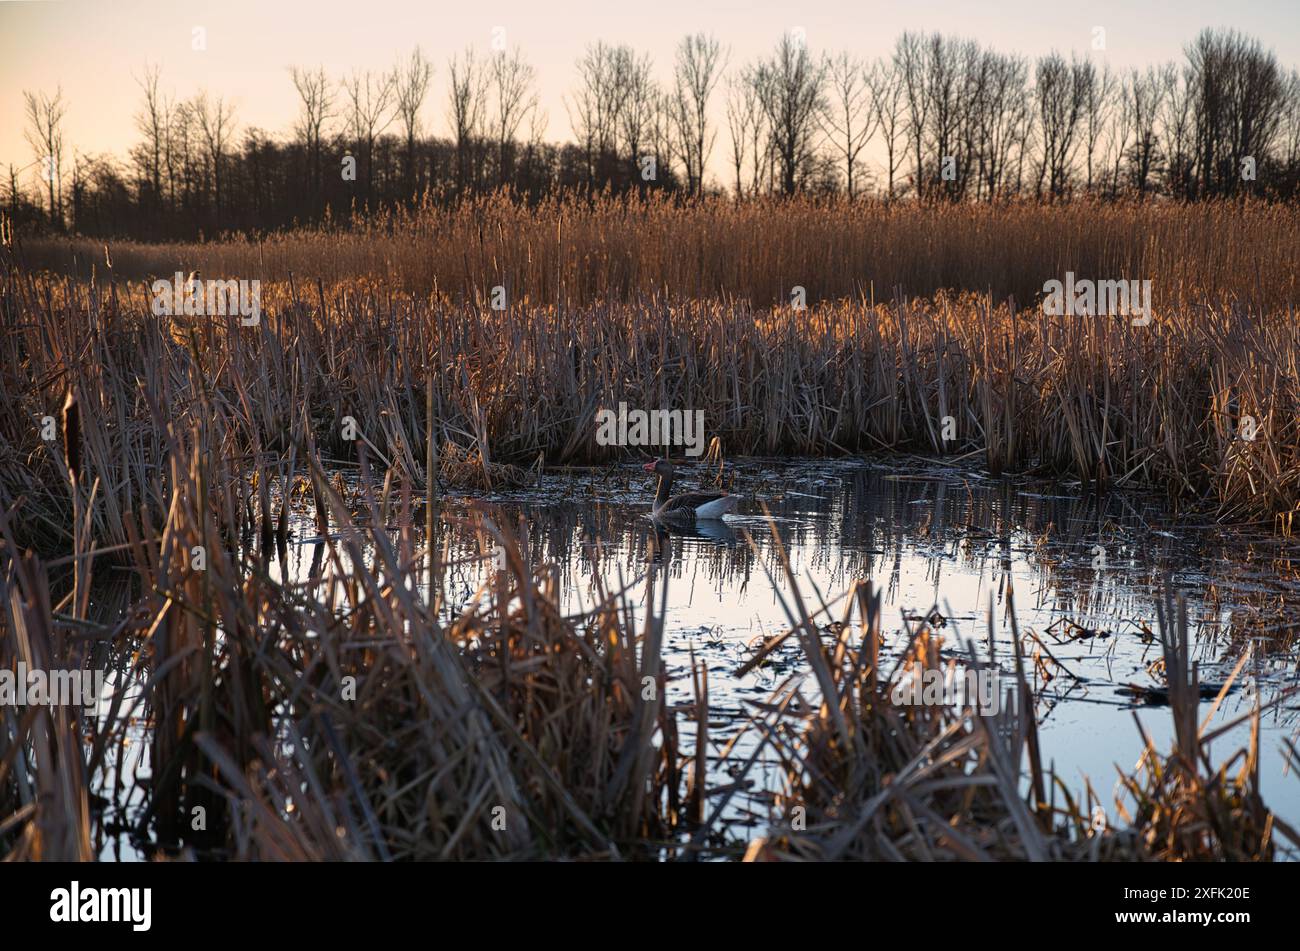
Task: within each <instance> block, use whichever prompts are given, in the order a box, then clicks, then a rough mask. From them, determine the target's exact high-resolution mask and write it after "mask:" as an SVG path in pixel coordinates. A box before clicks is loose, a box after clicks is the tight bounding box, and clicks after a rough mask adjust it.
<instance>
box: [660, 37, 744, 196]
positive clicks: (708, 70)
mask: <svg viewBox="0 0 1300 951" xmlns="http://www.w3.org/2000/svg"><path fill="white" fill-rule="evenodd" d="M723 59H724V57H723V54H722V48H721V47H720V46H719V45H718V41H717V40H716V39H714V38H713V37H711V36H709V35H707V34H705V33H696V34H695V35H693V36H686V37H683V38H682V41H681V42H680V43H679V44H678V45H677V60H676V63H675V65H674V70H673V93H672V99H671V101H670V103H669V109H670V115H671V119H672V125H673V128H674V131H675V132H676V141H677V149H678V151H679V152H680V153H681V156H682V164H683V165H684V166H685V168H686V190H687V191H688V192H689V193H690V194H692V195H698V194H700V192H701V190H702V189H703V187H704V169H705V167H706V166H707V165H708V163H709V153H710V152H711V151H712V150H713V140H714V135H711V134H710V133H709V118H708V107H709V97H710V96H711V95H712V94H713V90H714V87H716V86H717V84H718V80H719V79H720V78H721V77H722V68H723ZM715 135H716V133H715ZM733 140H734V137H733ZM737 181H738V182H739V176H737Z"/></svg>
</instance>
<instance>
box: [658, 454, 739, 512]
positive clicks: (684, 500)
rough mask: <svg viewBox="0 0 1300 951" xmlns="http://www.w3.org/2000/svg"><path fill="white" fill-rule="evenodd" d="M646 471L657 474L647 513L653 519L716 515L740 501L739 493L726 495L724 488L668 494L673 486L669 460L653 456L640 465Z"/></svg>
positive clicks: (671, 466) (733, 507)
mask: <svg viewBox="0 0 1300 951" xmlns="http://www.w3.org/2000/svg"><path fill="white" fill-rule="evenodd" d="M641 468H642V469H644V470H645V471H646V472H653V473H654V474H655V475H657V476H659V488H658V490H657V491H656V492H655V501H654V507H653V508H652V509H651V510H650V517H651V518H653V519H654V520H655V521H661V520H670V519H671V520H674V521H693V520H695V519H717V518H721V517H722V516H723V515H725V514H726V513H728V512H731V511H734V510H735V508H736V506H737V505H738V504H739V503H740V496H738V495H728V494H727V493H726V492H683V493H682V494H681V495H674V496H671V497H670V496H669V493H670V492H671V491H672V488H673V470H674V467H673V464H672V463H671V462H669V461H668V460H667V459H656V460H654V462H647V463H646V464H645V465H644V466H642V467H641Z"/></svg>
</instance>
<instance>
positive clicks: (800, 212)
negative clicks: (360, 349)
mask: <svg viewBox="0 0 1300 951" xmlns="http://www.w3.org/2000/svg"><path fill="white" fill-rule="evenodd" d="M20 243H21V244H22V249H23V252H24V255H25V260H26V262H27V263H28V264H29V265H31V266H33V267H47V268H52V269H55V270H59V271H66V272H69V273H78V274H80V275H81V276H83V277H85V276H89V274H90V272H91V270H92V269H93V268H96V267H99V268H100V269H101V270H102V268H103V266H104V262H105V255H104V244H103V243H102V242H97V241H91V240H83V239H64V240H59V239H33V240H29V241H26V242H21V240H20ZM110 251H111V259H112V266H113V268H114V269H115V271H116V273H117V274H119V275H121V276H122V277H124V278H132V279H143V278H145V277H150V276H159V275H161V276H165V277H170V276H171V275H172V274H173V273H174V272H175V271H177V270H180V271H183V272H185V273H188V272H189V271H190V270H192V269H195V268H198V269H200V270H201V272H202V274H203V275H204V276H206V277H219V276H224V277H236V278H240V277H242V278H253V277H257V278H261V279H262V280H264V281H284V280H288V279H289V278H290V277H291V276H294V277H297V279H298V280H299V282H300V283H301V284H302V285H303V286H304V292H306V290H305V289H306V287H307V286H309V285H310V283H311V282H313V281H315V280H316V279H318V278H319V279H321V280H324V281H325V282H326V283H329V284H333V283H335V282H339V281H345V280H349V279H365V280H366V281H368V282H373V284H372V286H373V287H375V288H376V289H377V290H378V291H379V292H381V293H383V292H386V291H390V290H403V291H411V292H416V293H420V294H427V293H436V294H437V295H439V296H441V297H445V298H446V299H448V300H450V301H454V302H458V303H463V302H474V301H485V300H487V299H488V296H489V293H490V289H491V288H492V287H494V286H495V285H498V284H501V285H504V286H505V287H506V288H507V290H508V292H509V296H510V301H511V304H512V306H526V307H532V308H537V307H546V306H550V307H579V306H582V305H585V304H592V303H616V302H623V301H636V300H642V299H646V298H651V297H658V298H665V299H669V300H679V301H680V300H699V299H714V298H716V299H721V300H725V301H728V302H731V301H746V302H748V303H750V304H752V305H754V306H755V307H758V308H766V307H769V306H772V305H774V304H784V303H788V302H789V300H790V293H791V288H792V287H794V286H796V285H798V286H801V287H803V288H805V290H806V292H807V299H808V301H809V302H810V303H813V302H818V301H838V300H844V299H849V300H854V301H860V300H863V299H867V300H871V299H873V298H874V299H875V300H888V299H890V298H892V297H893V296H894V290H895V288H901V289H902V291H903V292H904V293H906V294H908V295H910V296H913V297H923V296H924V297H928V296H930V295H931V294H933V293H935V292H936V291H939V290H945V289H947V290H957V291H972V292H977V293H988V294H991V295H992V297H993V298H994V300H996V301H1002V300H1004V299H1006V298H1007V297H1010V296H1014V297H1015V298H1016V300H1017V302H1018V303H1019V305H1020V307H1021V308H1025V307H1028V306H1030V305H1031V304H1032V303H1033V302H1034V301H1035V300H1036V299H1037V297H1038V295H1039V294H1040V293H1041V291H1042V287H1043V282H1044V281H1046V280H1048V279H1050V278H1061V277H1062V276H1063V275H1064V273H1065V272H1066V271H1067V270H1071V271H1074V272H1075V273H1076V274H1077V275H1078V276H1080V277H1092V278H1108V279H1121V278H1127V279H1148V278H1149V279H1151V280H1152V281H1153V282H1154V283H1153V293H1154V295H1155V300H1156V306H1157V308H1159V309H1172V308H1175V307H1188V306H1193V305H1199V304H1203V303H1207V302H1208V303H1214V304H1220V303H1223V302H1225V301H1228V300H1231V301H1235V302H1237V303H1239V304H1241V305H1243V306H1249V307H1251V308H1252V309H1254V310H1257V311H1258V310H1277V309H1282V310H1285V308H1286V307H1287V306H1290V305H1294V304H1295V303H1296V302H1297V300H1300V293H1298V291H1300V284H1298V283H1297V282H1298V281H1300V275H1298V274H1297V271H1296V267H1295V262H1296V261H1297V260H1300V214H1297V209H1296V207H1295V206H1294V205H1286V204H1266V203H1262V202H1261V203H1255V202H1245V203H1242V202H1206V203H1200V204H1194V205H1182V204H1174V203H1165V202H1143V203H1137V202H1133V203H1128V202H1119V203H1101V202H1090V201H1077V202H1070V203H1062V204H1055V205H1043V204H1038V203H1034V202H1012V203H1007V204H998V205H983V204H959V205H948V204H933V205H917V204H915V203H912V202H899V203H886V202H881V201H856V202H847V201H843V200H834V199H824V200H819V199H814V198H798V199H778V198H756V199H748V200H746V201H744V202H741V203H739V204H737V203H735V202H732V201H728V200H726V199H704V200H699V201H689V202H677V201H673V200H670V199H664V198H654V197H651V198H647V199H642V198H638V197H635V196H627V197H623V198H602V199H596V200H594V201H584V200H581V199H576V198H556V199H551V200H548V201H545V202H543V203H541V204H540V205H536V206H529V205H525V204H521V203H518V202H515V201H512V200H511V199H510V198H509V197H507V196H505V195H490V196H484V197H481V198H474V199H469V200H466V201H464V202H462V203H460V204H457V205H455V206H453V207H444V206H434V205H431V206H429V207H425V208H420V209H415V210H411V211H403V212H397V213H391V214H386V215H383V216H374V217H368V218H364V217H363V218H358V219H356V220H354V221H351V222H348V223H347V225H346V227H326V228H316V229H304V230H299V231H291V232H287V233H275V234H270V235H264V236H256V237H248V236H234V237H231V238H229V239H224V240H217V241H209V242H204V243H190V244H184V243H176V244H143V243H135V242H131V241H115V242H112V243H111V245H110Z"/></svg>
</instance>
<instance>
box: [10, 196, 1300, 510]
mask: <svg viewBox="0 0 1300 951" xmlns="http://www.w3.org/2000/svg"><path fill="white" fill-rule="evenodd" d="M1297 261H1300V215H1298V214H1297V213H1296V209H1295V208H1294V207H1293V206H1290V205H1285V204H1265V203H1249V202H1248V203H1238V202H1222V203H1203V204H1193V205H1184V204H1173V203H1158V202H1148V203H1128V204H1124V203H1121V204H1103V203H1088V202H1083V203H1064V204H1059V205H1046V204H1032V203H1026V204H1010V205H917V204H915V203H899V204H892V205H891V204H886V203H875V202H854V203H849V202H845V201H817V200H814V199H794V200H780V199H766V200H764V199H760V200H754V201H746V202H743V203H741V204H735V203H733V202H730V201H727V200H723V199H718V200H702V201H698V202H687V203H677V202H672V201H668V200H648V201H642V200H639V199H635V198H627V199H614V198H610V199H606V200H597V201H595V202H591V203H586V202H581V201H577V200H572V199H570V200H565V201H556V202H551V203H544V204H542V205H540V206H538V207H531V208H530V207H525V206H523V205H520V204H517V203H513V202H511V201H509V200H507V199H504V198H502V197H499V196H498V197H495V198H485V199H481V200H472V201H467V202H465V203H463V204H461V205H460V206H458V207H456V208H454V209H451V210H447V209H440V208H434V207H429V208H425V209H423V210H420V211H418V212H414V213H411V214H409V215H400V216H386V217H381V218H377V219H370V220H363V221H358V222H354V223H353V226H352V227H351V228H349V229H347V230H343V229H335V230H312V231H304V232H291V233H288V234H277V235H270V236H267V237H265V238H264V239H261V240H256V241H254V240H246V239H236V240H231V241H224V242H213V243H206V244H193V245H190V244H183V245H142V244H132V243H129V242H124V243H113V244H110V245H108V246H107V247H105V246H103V245H101V244H97V243H95V242H90V241H86V240H64V241H59V240H39V241H32V242H29V243H23V242H21V241H20V242H18V243H17V244H16V245H15V246H14V247H13V248H12V249H11V250H10V252H9V256H8V257H7V262H8V264H7V277H6V286H5V307H6V310H7V313H9V314H14V315H21V319H16V320H15V321H14V322H13V323H12V324H11V326H12V327H13V331H12V332H11V334H10V335H9V336H8V337H7V339H6V340H5V343H4V345H5V347H6V348H7V353H6V359H5V363H4V366H5V373H6V375H7V376H6V379H5V381H4V382H5V387H4V391H3V400H4V409H5V410H6V414H5V422H4V423H3V425H5V426H8V427H12V430H11V431H10V432H8V433H5V439H6V441H7V445H6V449H7V451H10V452H13V453H15V454H16V455H15V457H14V458H15V460H18V461H21V465H19V466H18V467H17V468H12V467H6V472H7V473H8V474H7V476H6V481H9V482H11V484H10V485H9V486H8V488H9V491H15V490H16V489H17V488H19V487H21V488H23V489H25V490H28V491H36V490H38V487H39V486H41V485H43V484H47V483H48V481H49V478H50V477H51V475H52V474H53V470H52V468H51V466H52V463H51V462H50V461H49V459H42V458H40V456H39V454H38V455H37V456H35V457H33V455H32V450H33V449H34V448H35V443H34V441H33V440H34V439H35V435H34V433H33V432H32V431H31V430H30V427H28V426H27V425H26V421H27V420H28V419H30V418H31V417H32V415H33V414H36V415H43V414H45V413H48V412H52V411H54V410H56V409H57V408H58V405H59V404H60V403H61V401H62V399H63V395H64V392H65V390H66V387H67V386H68V385H69V384H70V383H72V382H76V383H77V384H78V385H79V386H80V387H81V389H80V390H79V392H81V393H82V394H83V398H85V399H91V400H101V401H103V402H102V404H101V405H99V406H97V407H96V412H95V414H94V415H95V417H96V418H98V419H103V420H110V419H112V420H116V421H117V422H118V425H117V426H115V427H114V429H113V430H112V431H111V432H104V433H102V434H101V435H102V436H103V440H104V441H103V443H102V444H101V445H97V446H95V447H93V448H92V449H91V450H90V451H89V452H88V453H87V463H88V465H90V466H92V467H93V468H92V469H91V470H90V473H91V476H92V478H93V477H102V478H103V479H104V481H105V485H122V484H123V483H124V482H127V483H131V484H136V483H138V482H139V481H140V478H141V474H140V473H138V472H137V473H134V474H131V473H130V466H131V447H132V445H133V444H134V437H133V436H132V426H133V424H136V425H139V426H141V427H143V429H142V431H147V430H149V429H150V428H151V425H150V424H151V421H149V420H148V419H147V416H146V414H145V411H144V408H143V407H142V406H140V405H139V402H138V398H137V397H136V396H135V395H134V394H133V392H132V391H134V389H135V386H134V384H133V383H132V382H131V381H132V380H133V379H134V378H135V377H136V376H137V375H138V374H141V373H143V374H145V375H146V376H149V375H158V376H167V377H170V378H172V379H173V380H176V379H181V378H184V377H185V376H186V375H187V374H188V373H190V372H192V371H193V369H194V368H195V367H196V366H202V367H204V368H205V372H207V373H209V374H211V376H210V377H209V379H208V383H209V385H210V386H212V387H213V388H214V390H215V391H217V392H222V393H231V392H238V390H239V388H240V387H248V388H251V390H253V391H256V392H255V394H254V393H253V392H250V393H249V394H248V395H249V396H253V395H256V399H255V400H252V401H251V402H250V403H249V409H248V412H249V413H250V415H251V416H252V417H253V418H251V419H250V420H249V423H250V425H252V426H254V427H255V429H256V438H257V439H258V440H260V441H261V442H262V444H263V446H264V448H267V449H275V448H279V447H280V445H281V444H282V443H283V441H284V440H285V439H287V438H289V436H288V434H289V433H290V431H291V427H292V426H293V425H295V424H296V423H298V422H303V421H305V422H307V423H309V424H310V428H311V430H312V432H313V434H314V435H315V437H316V438H317V439H319V440H320V441H322V442H323V443H326V444H330V443H331V440H333V439H335V438H336V437H337V433H338V421H339V420H340V419H341V418H342V417H344V416H347V415H351V416H353V417H354V418H355V419H356V420H357V421H358V423H359V424H360V428H361V430H362V432H364V433H365V434H366V435H367V437H368V438H369V440H370V441H371V442H372V447H373V448H374V449H376V450H378V451H379V452H380V453H382V455H383V457H384V458H385V459H387V460H390V461H391V462H392V463H393V464H394V465H395V466H397V467H398V473H399V474H400V475H405V476H409V477H411V478H414V479H416V480H422V479H423V468H422V466H423V464H424V461H425V460H424V459H423V458H422V457H423V455H424V454H423V453H422V451H421V447H422V446H423V445H424V444H425V443H426V441H427V439H428V435H429V433H428V432H426V430H427V429H428V428H429V420H428V418H427V413H426V404H427V403H428V400H429V399H430V397H431V398H432V400H433V407H434V413H433V418H434V419H435V420H436V424H435V425H434V428H435V429H436V430H437V432H435V433H433V436H434V440H433V441H434V443H435V444H436V445H439V446H441V445H443V444H444V443H447V442H450V443H453V444H455V445H457V446H459V447H461V448H463V449H472V450H474V451H476V452H479V453H481V454H482V456H483V459H484V461H490V462H502V463H514V464H530V465H531V464H532V463H533V462H535V461H536V459H537V457H538V456H539V455H541V456H543V457H544V460H545V461H546V462H548V463H558V462H576V461H588V460H593V459H599V458H601V457H602V455H603V454H604V453H605V452H606V450H604V449H602V448H601V447H600V446H598V445H597V444H596V441H595V428H596V427H595V424H594V422H593V420H594V417H595V414H596V412H597V410H598V409H599V408H600V407H602V406H611V405H617V404H618V402H619V401H620V400H625V401H627V402H628V403H629V404H630V405H642V406H663V407H676V408H682V409H690V410H702V411H703V412H704V414H705V417H704V419H705V425H706V429H707V432H708V434H709V436H710V437H714V436H716V437H717V438H718V439H719V440H721V444H722V446H723V447H724V448H725V451H726V452H728V453H732V454H737V453H814V454H838V453H844V452H856V451H860V450H870V449H880V450H905V451H910V452H918V453H927V454H934V453H941V454H946V455H949V456H978V457H981V458H982V459H983V461H984V462H985V463H986V464H987V466H988V467H989V468H990V469H991V470H992V471H994V472H1001V471H1022V472H1024V471H1032V472H1037V473H1043V474H1055V475H1061V476H1070V477H1074V478H1079V479H1083V480H1086V481H1088V482H1096V483H1098V484H1100V485H1110V486H1113V485H1134V484H1149V485H1153V486H1159V487H1162V488H1164V489H1167V490H1168V491H1169V492H1170V493H1171V494H1172V495H1173V496H1175V497H1176V498H1178V499H1179V500H1182V501H1185V502H1188V503H1192V504H1196V505H1203V506H1206V507H1209V508H1211V509H1213V510H1214V512H1215V514H1216V516H1217V517H1220V518H1224V519H1229V520H1235V521H1245V520H1264V521H1272V520H1274V519H1278V520H1281V521H1280V522H1279V524H1280V525H1281V526H1283V527H1285V526H1286V525H1287V524H1289V523H1288V522H1287V521H1286V520H1287V519H1289V517H1290V514H1289V513H1290V512H1291V511H1293V509H1294V508H1295V505H1296V502H1297V499H1298V498H1300V495H1298V493H1297V485H1298V484H1300V483H1298V482H1297V473H1298V471H1300V454H1298V450H1300V430H1298V429H1297V413H1298V411H1300V378H1298V377H1297V366H1296V352H1297V348H1296V339H1297V338H1296V333H1297V330H1296V326H1297V324H1296V319H1295V309H1296V304H1297V300H1300V268H1297V266H1296V262H1297ZM47 268H48V269H52V270H54V271H55V272H57V273H58V274H68V275H75V276H76V277H77V278H79V279H78V280H65V279H62V278H61V277H52V276H50V275H48V274H46V273H44V269H47ZM194 270H198V271H199V272H200V273H201V274H202V276H203V278H204V279H220V278H232V279H244V280H253V279H257V280H260V281H262V282H263V283H262V308H263V311H264V319H262V320H261V321H260V323H259V325H258V326H256V327H252V328H249V327H243V328H240V329H239V330H238V331H232V329H231V327H230V326H226V325H224V324H223V323H222V321H220V320H217V321H211V320H203V319H200V320H197V321H195V320H193V319H190V320H189V321H188V322H187V320H186V318H183V317H182V318H171V317H154V316H152V315H151V311H150V303H151V292H150V288H149V282H151V281H152V280H154V279H155V278H159V277H161V278H164V279H168V280H171V279H172V278H173V274H174V273H175V272H181V273H182V274H188V273H189V272H191V271H194ZM1067 272H1071V273H1073V274H1074V275H1075V276H1076V277H1079V278H1085V277H1090V278H1094V279H1100V280H1135V281H1150V282H1151V283H1150V289H1151V296H1152V303H1153V308H1152V310H1153V313H1152V322H1151V323H1150V324H1149V325H1146V326H1133V325H1132V322H1131V321H1130V320H1128V319H1125V318H1124V317H1122V316H1100V317H1085V316H1049V315H1046V314H1044V312H1043V308H1042V306H1041V303H1040V302H1041V299H1042V296H1043V287H1044V284H1045V282H1047V281H1049V280H1054V279H1055V280H1063V279H1064V278H1065V275H1066V273H1067ZM494 287H501V288H504V292H503V294H502V297H501V298H499V299H498V300H497V303H498V304H499V305H500V304H501V303H504V309H500V310H498V309H494V308H493V306H492V305H493V303H494V301H493V295H492V288H494ZM796 287H800V288H803V290H804V298H805V300H806V304H807V309H805V310H800V309H796V308H795V307H793V306H791V292H792V289H793V288H796ZM38 340H39V341H49V343H48V344H46V345H40V346H38V345H37V341H38ZM178 374H179V376H177V375H178ZM123 388H125V391H124V389H123ZM128 393H129V394H132V395H130V396H126V395H125V394H128ZM119 397H125V398H126V400H127V402H128V403H129V404H130V408H128V407H126V406H122V405H119V403H118V398H119ZM171 405H173V407H174V408H175V409H180V408H182V407H183V406H184V404H183V403H182V404H181V405H180V406H175V404H171ZM1243 416H1249V417H1250V418H1251V426H1250V429H1249V431H1248V433H1247V434H1248V435H1250V436H1253V438H1250V439H1246V438H1240V437H1241V435H1242V433H1241V427H1240V422H1241V419H1242V417H1243ZM945 417H951V424H950V425H949V426H948V430H947V433H946V434H945V432H944V427H943V425H942V423H941V421H942V420H943V419H944V418H945ZM300 418H301V419H300ZM945 435H947V436H948V437H949V438H947V439H945V438H944V436H945ZM101 450H102V454H101ZM100 467H102V468H100Z"/></svg>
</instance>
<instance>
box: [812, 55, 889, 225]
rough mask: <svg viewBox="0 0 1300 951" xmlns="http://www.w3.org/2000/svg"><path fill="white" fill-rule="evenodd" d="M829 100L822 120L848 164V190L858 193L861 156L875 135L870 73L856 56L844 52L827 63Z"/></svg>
mask: <svg viewBox="0 0 1300 951" xmlns="http://www.w3.org/2000/svg"><path fill="white" fill-rule="evenodd" d="M825 68H826V86H827V97H826V101H825V103H824V104H823V107H822V110H821V115H820V117H819V118H820V121H821V126H822V130H823V131H824V132H825V134H826V138H827V140H828V141H829V142H830V143H831V147H832V148H833V149H834V150H835V152H836V154H837V155H838V156H839V157H840V159H841V161H842V162H843V163H844V179H845V190H846V191H847V192H848V195H849V199H850V200H852V199H853V198H854V197H855V195H856V194H857V187H858V181H857V168H858V156H859V155H861V153H862V150H863V148H864V147H865V146H866V144H867V142H868V141H870V139H871V136H872V133H874V132H875V129H876V124H877V122H878V119H877V117H876V115H875V113H874V112H873V111H872V109H871V86H870V83H869V81H868V73H869V70H868V69H867V67H866V66H865V65H864V64H863V63H862V61H861V60H859V59H858V58H857V57H855V56H851V55H849V54H848V53H846V52H845V53H840V54H839V55H838V56H836V57H833V58H830V59H828V60H827V62H826V67H825Z"/></svg>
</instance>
